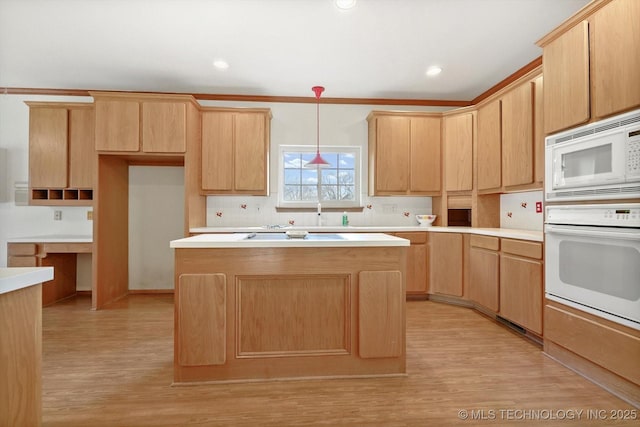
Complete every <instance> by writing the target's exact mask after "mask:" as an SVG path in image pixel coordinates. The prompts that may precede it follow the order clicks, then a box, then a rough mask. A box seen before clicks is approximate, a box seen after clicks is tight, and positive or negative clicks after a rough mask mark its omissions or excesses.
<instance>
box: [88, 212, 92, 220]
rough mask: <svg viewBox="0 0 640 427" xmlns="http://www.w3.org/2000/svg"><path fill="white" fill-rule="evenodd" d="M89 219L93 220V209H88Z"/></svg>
mask: <svg viewBox="0 0 640 427" xmlns="http://www.w3.org/2000/svg"><path fill="white" fill-rule="evenodd" d="M87 221H93V211H87Z"/></svg>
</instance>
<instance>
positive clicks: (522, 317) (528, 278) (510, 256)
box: [500, 239, 544, 335]
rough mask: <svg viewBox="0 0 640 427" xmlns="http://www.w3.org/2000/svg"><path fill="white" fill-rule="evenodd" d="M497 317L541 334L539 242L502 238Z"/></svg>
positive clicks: (542, 287) (540, 248) (541, 267)
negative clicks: (498, 313)
mask: <svg viewBox="0 0 640 427" xmlns="http://www.w3.org/2000/svg"><path fill="white" fill-rule="evenodd" d="M501 243H502V253H501V255H500V315H501V316H502V317H504V318H505V319H508V320H510V321H512V322H514V323H516V324H518V325H520V326H522V327H523V328H526V329H528V330H530V331H532V332H535V333H536V334H539V335H542V306H543V298H544V286H543V282H542V278H543V271H544V270H543V265H542V243H537V242H528V241H522V240H511V239H502V242H501Z"/></svg>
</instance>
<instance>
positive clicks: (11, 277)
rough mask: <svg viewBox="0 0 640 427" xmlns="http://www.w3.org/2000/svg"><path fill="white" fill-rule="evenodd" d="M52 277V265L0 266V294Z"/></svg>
mask: <svg viewBox="0 0 640 427" xmlns="http://www.w3.org/2000/svg"><path fill="white" fill-rule="evenodd" d="M51 279H53V267H9V268H0V294H6V293H8V292H12V291H17V290H18V289H23V288H26V287H29V286H33V285H36V284H38V283H42V282H46V281H47V280H51Z"/></svg>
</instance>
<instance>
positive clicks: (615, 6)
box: [589, 0, 640, 119]
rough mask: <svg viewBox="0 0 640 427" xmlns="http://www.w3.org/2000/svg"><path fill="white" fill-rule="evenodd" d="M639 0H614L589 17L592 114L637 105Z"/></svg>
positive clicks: (597, 115)
mask: <svg viewBox="0 0 640 427" xmlns="http://www.w3.org/2000/svg"><path fill="white" fill-rule="evenodd" d="M639 22H640V2H638V1H637V0H615V1H612V2H611V3H609V4H607V5H606V6H604V7H603V8H602V9H599V10H598V11H596V12H595V13H594V14H593V17H592V18H591V19H590V33H589V41H590V43H591V50H592V55H591V89H592V93H591V100H592V103H593V105H592V114H593V116H594V118H596V119H597V118H602V117H607V116H610V115H612V114H615V113H621V112H623V111H626V110H630V109H632V108H635V107H638V106H640V78H638V74H639V72H640V55H639V54H638V52H640V25H638V23H639Z"/></svg>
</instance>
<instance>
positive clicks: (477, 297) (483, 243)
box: [469, 235, 500, 313]
mask: <svg viewBox="0 0 640 427" xmlns="http://www.w3.org/2000/svg"><path fill="white" fill-rule="evenodd" d="M470 240H471V242H470V244H471V248H470V249H469V299H471V301H473V302H475V303H477V304H480V305H481V306H483V307H486V308H488V309H489V310H491V311H493V312H496V313H497V312H498V310H499V308H500V292H499V289H500V254H499V253H498V249H500V239H499V238H497V237H489V236H475V235H472V236H471V239H470Z"/></svg>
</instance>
